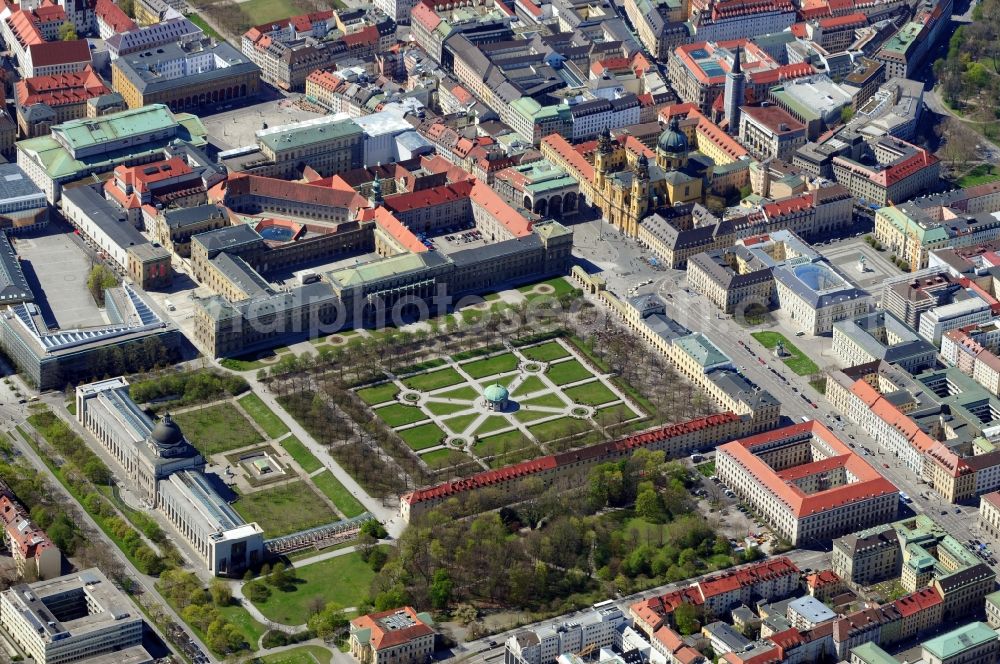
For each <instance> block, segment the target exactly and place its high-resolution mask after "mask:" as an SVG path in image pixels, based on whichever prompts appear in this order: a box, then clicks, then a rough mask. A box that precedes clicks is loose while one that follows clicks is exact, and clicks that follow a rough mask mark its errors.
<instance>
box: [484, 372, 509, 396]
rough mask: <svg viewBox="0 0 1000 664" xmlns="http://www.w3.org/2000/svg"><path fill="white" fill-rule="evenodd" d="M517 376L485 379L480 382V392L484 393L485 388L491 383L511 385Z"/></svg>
mask: <svg viewBox="0 0 1000 664" xmlns="http://www.w3.org/2000/svg"><path fill="white" fill-rule="evenodd" d="M515 378H517V375H516V374H514V375H511V376H500V377H498V378H490V379H489V380H484V381H483V382H481V383H479V393H480V394H482V393H483V392H482V391H483V390H485V389H486V388H487V387H489V386H490V385H503V386H504V387H509V386H510V384H511V383H513V382H514V379H515Z"/></svg>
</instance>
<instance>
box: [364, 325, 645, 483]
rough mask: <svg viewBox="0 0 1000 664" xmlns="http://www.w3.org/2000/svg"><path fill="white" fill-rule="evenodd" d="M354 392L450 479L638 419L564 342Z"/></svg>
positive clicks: (596, 436)
mask: <svg viewBox="0 0 1000 664" xmlns="http://www.w3.org/2000/svg"><path fill="white" fill-rule="evenodd" d="M356 394H357V396H358V397H360V398H361V399H362V400H363V401H364V402H365V403H366V404H367V405H368V406H370V407H371V409H372V412H374V414H375V416H377V417H378V418H379V419H380V420H382V422H384V423H385V424H386V425H387V426H388V427H390V428H392V429H393V431H395V433H396V434H397V435H398V436H399V437H400V438H401V439H402V440H403V442H404V443H405V444H406V446H407V447H408V448H409V449H410V450H411V451H412V453H413V454H415V455H417V456H418V457H419V458H420V460H421V461H423V462H424V463H425V464H427V466H428V467H429V468H430V469H431V470H443V469H445V468H453V467H459V468H460V470H459V474H461V472H462V471H466V470H468V471H470V472H475V471H477V470H483V469H486V468H497V467H500V466H503V465H507V464H510V463H515V462H517V461H522V460H524V459H530V458H533V457H536V456H539V455H541V454H544V453H552V452H557V451H561V450H564V449H568V448H571V447H578V446H581V445H586V444H592V443H595V442H599V441H601V440H603V439H604V438H605V436H604V435H603V433H602V429H603V428H604V427H607V426H610V425H619V424H621V423H627V422H633V421H637V422H638V421H642V420H644V419H645V418H646V417H647V414H646V413H644V412H643V411H642V410H641V408H640V407H639V406H638V405H637V404H635V403H634V400H633V399H631V398H629V397H628V395H627V394H626V393H624V391H623V390H622V389H621V388H620V386H619V384H618V383H616V382H615V381H614V380H612V377H611V375H610V374H607V373H604V372H602V371H600V370H599V369H597V368H594V367H593V363H591V362H589V361H588V360H587V358H586V357H585V356H584V355H583V354H582V353H581V352H580V351H579V350H578V349H577V348H576V347H575V345H574V344H573V343H572V342H571V341H569V340H567V339H564V338H555V339H550V340H548V341H543V342H540V343H535V344H531V345H527V346H524V347H516V346H514V345H508V346H507V347H499V348H486V349H476V350H473V351H468V352H465V353H462V354H459V355H456V356H452V357H447V358H440V359H439V360H434V361H431V362H427V363H424V365H423V366H422V367H421V368H420V369H419V370H416V371H412V372H409V373H407V372H406V371H405V370H404V371H400V372H399V374H397V376H395V377H394V378H393V379H392V380H388V381H383V382H380V383H377V384H372V385H368V386H364V387H361V388H359V389H357V390H356ZM491 399H492V401H491Z"/></svg>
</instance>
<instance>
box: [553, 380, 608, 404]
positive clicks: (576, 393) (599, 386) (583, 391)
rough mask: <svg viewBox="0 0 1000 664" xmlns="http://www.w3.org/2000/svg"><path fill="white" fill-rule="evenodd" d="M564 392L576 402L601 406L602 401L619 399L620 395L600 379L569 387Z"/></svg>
mask: <svg viewBox="0 0 1000 664" xmlns="http://www.w3.org/2000/svg"><path fill="white" fill-rule="evenodd" d="M563 394H565V395H566V396H567V397H569V398H570V399H572V400H573V401H575V402H576V403H582V404H585V405H587V406H600V405H601V404H602V403H608V402H609V401H617V400H618V395H617V394H615V393H614V392H612V391H611V390H610V389H608V387H607V386H606V385H604V383H602V382H601V381H599V380H595V381H591V382H589V383H584V384H583V385H577V386H576V387H568V388H566V390H565V391H564V392H563Z"/></svg>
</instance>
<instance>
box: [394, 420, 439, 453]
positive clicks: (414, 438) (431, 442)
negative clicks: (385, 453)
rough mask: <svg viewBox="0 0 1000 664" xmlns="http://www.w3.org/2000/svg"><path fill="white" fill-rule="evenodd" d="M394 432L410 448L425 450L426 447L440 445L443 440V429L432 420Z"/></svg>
mask: <svg viewBox="0 0 1000 664" xmlns="http://www.w3.org/2000/svg"><path fill="white" fill-rule="evenodd" d="M396 433H398V434H399V437H400V438H402V439H403V442H405V443H406V444H407V446H409V448H410V449H411V450H417V451H419V450H426V449H427V448H428V447H434V446H435V445H440V444H441V443H442V442H443V441H444V431H441V427H439V426H438V425H436V424H434V423H433V422H428V423H427V424H420V425H418V426H415V427H412V428H410V429H401V430H399V431H397V432H396Z"/></svg>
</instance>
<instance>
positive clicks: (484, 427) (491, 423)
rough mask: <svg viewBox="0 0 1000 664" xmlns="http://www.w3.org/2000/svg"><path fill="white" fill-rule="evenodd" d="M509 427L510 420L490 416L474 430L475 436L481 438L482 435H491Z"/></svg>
mask: <svg viewBox="0 0 1000 664" xmlns="http://www.w3.org/2000/svg"><path fill="white" fill-rule="evenodd" d="M509 426H510V420H508V419H507V418H506V417H501V416H500V415H490V416H489V417H487V418H486V419H485V420H483V423H482V424H480V425H479V428H478V429H476V435H477V436H482V435H483V434H487V433H492V432H493V431H496V430H498V429H503V428H505V427H509Z"/></svg>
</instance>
